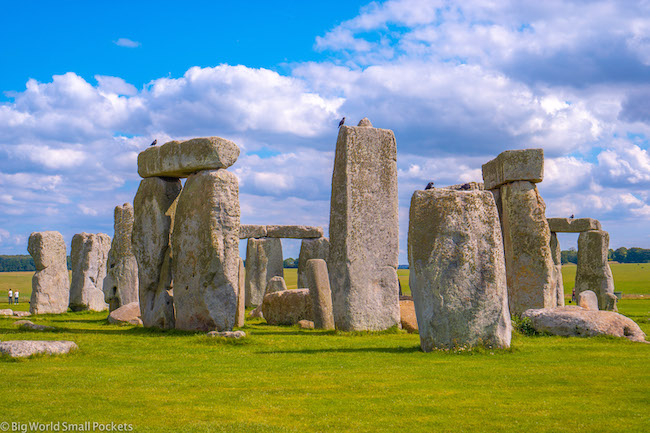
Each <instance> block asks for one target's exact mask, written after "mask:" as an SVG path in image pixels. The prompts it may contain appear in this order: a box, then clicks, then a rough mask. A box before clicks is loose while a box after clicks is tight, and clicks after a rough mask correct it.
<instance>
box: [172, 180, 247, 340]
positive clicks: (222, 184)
mask: <svg viewBox="0 0 650 433" xmlns="http://www.w3.org/2000/svg"><path fill="white" fill-rule="evenodd" d="M239 218H240V210H239V183H238V180H237V176H235V175H234V174H233V173H230V172H228V171H226V170H204V171H200V172H198V173H195V174H193V175H191V176H190V177H189V178H188V179H187V181H186V182H185V187H184V188H183V192H181V195H180V198H179V199H178V205H177V207H176V215H175V217H174V230H173V232H172V248H173V252H174V260H173V275H174V288H175V289H174V306H175V309H176V329H183V330H188V331H190V330H192V331H209V330H214V329H216V330H217V331H230V330H232V328H233V326H235V316H236V313H237V290H238V286H239Z"/></svg>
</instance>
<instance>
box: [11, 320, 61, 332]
mask: <svg viewBox="0 0 650 433" xmlns="http://www.w3.org/2000/svg"><path fill="white" fill-rule="evenodd" d="M14 325H15V326H19V327H20V328H23V329H28V330H30V331H55V330H56V328H54V327H53V326H45V325H37V324H36V323H34V322H32V321H31V320H18V321H17V322H14Z"/></svg>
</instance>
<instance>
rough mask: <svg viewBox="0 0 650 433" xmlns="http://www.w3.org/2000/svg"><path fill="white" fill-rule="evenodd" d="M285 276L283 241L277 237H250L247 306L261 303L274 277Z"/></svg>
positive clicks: (247, 248)
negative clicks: (267, 286)
mask: <svg viewBox="0 0 650 433" xmlns="http://www.w3.org/2000/svg"><path fill="white" fill-rule="evenodd" d="M275 276H279V277H283V278H284V263H283V262H282V241H281V240H280V239H277V238H262V239H253V238H250V239H248V243H247V245H246V306H247V307H251V306H255V305H261V304H262V300H263V299H264V292H265V290H266V285H267V284H268V282H269V280H270V279H271V278H272V277H275Z"/></svg>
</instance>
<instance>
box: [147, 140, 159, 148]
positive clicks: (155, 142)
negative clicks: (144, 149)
mask: <svg viewBox="0 0 650 433" xmlns="http://www.w3.org/2000/svg"><path fill="white" fill-rule="evenodd" d="M156 144H158V139H155V140H154V141H153V143H151V144H150V145H149V146H155V145H156Z"/></svg>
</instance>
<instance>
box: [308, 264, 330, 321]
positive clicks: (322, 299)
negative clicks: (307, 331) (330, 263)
mask: <svg viewBox="0 0 650 433" xmlns="http://www.w3.org/2000/svg"><path fill="white" fill-rule="evenodd" d="M306 268H307V269H306V275H305V277H306V283H307V287H308V288H309V294H310V296H311V304H312V311H313V321H314V326H315V327H316V328H317V329H334V328H335V326H334V312H333V310H332V291H331V289H330V280H329V274H328V272H327V263H325V260H322V259H310V260H308V261H307V266H306Z"/></svg>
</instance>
